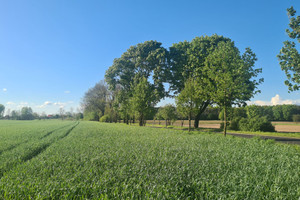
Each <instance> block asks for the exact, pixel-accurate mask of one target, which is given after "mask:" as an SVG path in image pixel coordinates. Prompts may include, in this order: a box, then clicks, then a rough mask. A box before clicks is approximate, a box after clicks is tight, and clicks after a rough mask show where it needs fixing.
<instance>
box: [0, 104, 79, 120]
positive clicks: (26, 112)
mask: <svg viewBox="0 0 300 200" xmlns="http://www.w3.org/2000/svg"><path fill="white" fill-rule="evenodd" d="M60 110H61V111H62V112H60V113H59V114H54V115H46V113H45V112H43V113H42V114H38V113H36V112H33V110H32V108H31V107H22V108H21V110H12V111H10V109H8V110H7V114H6V115H4V111H5V106H4V105H2V104H0V119H6V120H34V119H39V120H41V119H68V120H80V119H83V113H80V112H78V113H73V112H72V111H69V112H64V110H63V109H60Z"/></svg>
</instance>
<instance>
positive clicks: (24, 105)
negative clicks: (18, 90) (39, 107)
mask: <svg viewBox="0 0 300 200" xmlns="http://www.w3.org/2000/svg"><path fill="white" fill-rule="evenodd" d="M27 106H28V102H21V103H19V105H18V108H23V107H27Z"/></svg>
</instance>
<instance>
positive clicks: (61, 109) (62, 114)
mask: <svg viewBox="0 0 300 200" xmlns="http://www.w3.org/2000/svg"><path fill="white" fill-rule="evenodd" d="M59 115H60V117H61V120H64V115H65V109H64V108H63V107H61V108H59Z"/></svg>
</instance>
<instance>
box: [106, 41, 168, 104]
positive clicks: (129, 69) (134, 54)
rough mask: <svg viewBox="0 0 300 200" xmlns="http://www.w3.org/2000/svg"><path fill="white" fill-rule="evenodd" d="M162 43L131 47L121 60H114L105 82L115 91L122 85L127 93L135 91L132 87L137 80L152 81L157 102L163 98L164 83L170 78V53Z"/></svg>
mask: <svg viewBox="0 0 300 200" xmlns="http://www.w3.org/2000/svg"><path fill="white" fill-rule="evenodd" d="M161 45H162V43H160V42H157V41H152V40H151V41H146V42H144V43H139V44H137V45H135V46H131V47H130V48H129V49H128V50H127V51H126V52H124V53H123V54H122V56H121V57H120V58H117V59H115V60H114V62H113V65H112V66H111V67H109V69H108V70H107V71H106V74H105V80H106V81H107V83H108V84H109V86H110V88H111V89H112V90H113V91H114V90H115V88H116V87H117V85H120V86H121V87H122V89H124V90H125V91H129V93H128V95H131V94H130V92H131V91H132V90H133V89H132V86H133V85H134V84H135V82H136V79H140V78H145V79H147V80H148V79H150V78H151V79H152V80H153V83H151V84H150V83H149V84H150V85H151V88H152V89H155V90H156V92H157V98H158V99H156V101H158V100H160V99H161V98H163V97H164V96H165V95H166V93H165V90H164V85H163V83H164V82H166V80H167V77H168V76H169V69H168V65H167V57H168V51H167V50H166V49H165V48H163V47H162V46H161Z"/></svg>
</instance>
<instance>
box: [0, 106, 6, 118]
mask: <svg viewBox="0 0 300 200" xmlns="http://www.w3.org/2000/svg"><path fill="white" fill-rule="evenodd" d="M4 110H5V106H4V105H2V104H0V118H2V117H3V115H4Z"/></svg>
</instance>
